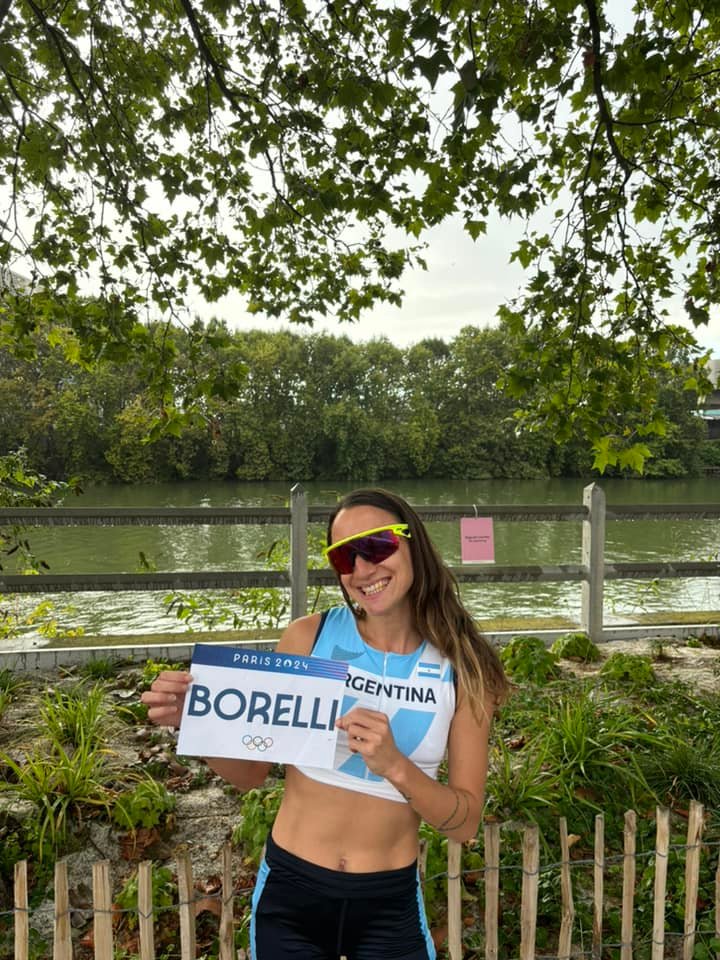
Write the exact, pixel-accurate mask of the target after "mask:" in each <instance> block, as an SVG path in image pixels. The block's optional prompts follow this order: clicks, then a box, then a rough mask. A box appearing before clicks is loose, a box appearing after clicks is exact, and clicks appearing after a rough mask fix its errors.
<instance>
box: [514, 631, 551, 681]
mask: <svg viewBox="0 0 720 960" xmlns="http://www.w3.org/2000/svg"><path fill="white" fill-rule="evenodd" d="M500 659H501V660H502V662H503V665H504V667H505V669H506V670H507V672H508V674H509V675H510V676H511V677H512V678H513V680H519V681H532V682H533V683H539V684H542V683H546V682H547V681H548V680H553V679H555V678H556V677H557V676H558V675H559V670H558V667H557V659H558V658H557V657H556V656H555V654H554V653H551V652H550V651H549V650H548V649H546V647H545V644H544V643H543V642H542V640H541V639H540V638H539V637H513V638H512V640H511V641H510V642H509V643H508V644H506V645H505V646H504V647H502V648H501V649H500Z"/></svg>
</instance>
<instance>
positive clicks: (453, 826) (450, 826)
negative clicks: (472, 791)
mask: <svg viewBox="0 0 720 960" xmlns="http://www.w3.org/2000/svg"><path fill="white" fill-rule="evenodd" d="M450 789H451V790H452V792H453V793H454V794H455V807H454V809H453V812H452V813H451V814H450V816H449V817H446V819H445V820H443V822H442V823H441V824H440V825H439V826H438V827H436V829H437V830H443V831H445V832H446V833H448V832H449V831H450V830H458V829H459V828H460V827H462V826H463V824H464V823H465V822H466V820H467V818H468V816H469V814H470V801H469V799H468V795H467V794H466V793H465V791H463V792H462V793H461V792H460V791H459V790H456V789H455V788H454V787H450ZM460 797H462V798H463V800H464V801H465V813H464V814H463V815H462V820H459V821H458V822H457V823H453V822H452V821H453V820H454V819H455V816H456V814H457V812H458V807H459V806H460Z"/></svg>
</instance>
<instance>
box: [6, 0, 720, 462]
mask: <svg viewBox="0 0 720 960" xmlns="http://www.w3.org/2000/svg"><path fill="white" fill-rule="evenodd" d="M618 12H619V13H620V14H622V15H623V19H624V20H625V21H626V22H622V23H621V22H620V20H619V19H618ZM719 40H720V2H718V0H703V2H700V0H687V2H684V3H682V4H669V3H666V2H664V0H663V2H659V0H658V2H655V0H637V2H636V3H635V5H634V7H633V10H632V13H630V11H628V10H627V9H626V8H625V7H624V6H623V5H622V4H617V3H611V2H609V0H582V2H580V0H552V2H550V0H536V2H534V3H527V2H526V0H506V2H503V3H501V4H498V3H495V2H493V0H449V2H448V0H429V2H428V0H409V2H407V3H405V4H403V5H401V6H397V7H396V6H393V5H389V4H385V3H382V2H381V0H362V2H360V0H328V2H318V3H315V2H313V3H307V4H306V3H305V2H304V0H289V2H288V0H240V2H237V3H232V4H231V3H228V2H227V0H204V2H203V3H202V4H199V3H196V2H193V0H123V2H122V3H120V2H119V0H106V2H103V3H99V2H97V0H76V2H73V3H64V4H61V3H57V2H55V0H0V112H2V114H3V116H4V122H3V125H2V133H0V184H2V187H3V190H4V195H5V196H6V197H7V200H6V201H5V204H4V207H3V210H2V217H1V219H2V236H1V238H0V262H1V263H4V264H6V265H8V266H9V267H10V268H12V269H13V270H16V271H18V272H19V273H21V274H23V275H25V276H26V277H27V279H28V286H27V289H26V290H25V291H24V292H23V296H21V297H20V298H19V302H18V304H17V305H16V308H15V310H13V311H12V312H10V313H5V314H4V315H3V314H1V313H0V341H1V340H2V338H3V337H5V338H6V340H12V341H15V342H16V341H17V339H18V338H22V337H23V336H24V335H25V334H26V333H27V332H28V331H29V330H32V329H33V328H34V327H35V326H36V325H37V324H38V323H39V322H40V321H41V320H42V319H43V318H44V317H46V316H48V315H55V316H57V314H58V313H61V314H65V315H66V316H65V320H66V322H68V323H69V324H70V325H71V326H72V328H73V329H74V330H75V331H76V333H77V335H78V338H79V342H80V344H81V345H82V348H83V350H85V351H87V352H90V353H92V352H95V353H99V352H101V351H102V350H105V351H107V350H111V351H114V352H115V354H116V355H120V356H122V355H123V354H124V353H128V352H129V351H132V350H135V349H137V348H138V347H141V348H142V349H143V350H148V349H150V348H154V349H155V351H156V352H155V359H156V362H155V364H154V366H153V367H152V369H153V370H154V371H155V373H156V374H157V375H158V378H159V380H160V382H161V385H162V386H163V391H164V394H163V395H164V397H165V403H166V405H167V406H172V404H173V403H174V402H176V401H177V398H176V397H175V396H174V394H173V391H172V389H171V385H169V384H168V383H166V382H165V381H163V376H164V371H165V370H167V369H168V367H169V366H170V365H169V364H168V363H167V357H166V355H165V354H164V353H163V349H162V344H160V343H159V342H158V340H157V339H156V338H153V339H151V340H145V339H144V334H143V332H142V328H138V324H137V321H138V320H139V319H141V318H142V316H143V311H144V310H145V309H148V310H149V311H150V312H151V313H153V314H154V315H158V314H160V313H162V314H164V315H165V316H167V317H173V316H180V315H181V314H182V310H183V308H184V306H185V304H186V303H187V300H188V297H189V295H190V294H191V292H193V290H199V291H200V292H201V293H202V294H203V295H204V296H205V297H206V298H207V299H208V300H209V301H213V300H215V299H217V298H219V297H221V296H223V295H224V294H226V293H227V292H228V291H230V290H235V291H238V292H240V293H241V294H243V295H244V296H245V297H246V298H247V301H248V304H249V309H250V310H252V311H257V312H262V313H265V314H268V315H271V316H283V317H286V318H288V319H289V320H291V321H306V322H312V321H313V319H315V318H316V317H318V316H320V315H324V314H331V315H334V316H336V317H337V318H338V319H339V320H356V319H358V318H359V317H360V316H361V314H362V311H363V310H364V309H366V308H368V307H370V306H371V305H372V304H373V303H377V302H378V301H390V302H393V303H398V302H399V301H400V297H401V291H400V287H399V281H400V278H401V275H402V273H403V271H404V270H405V269H406V268H407V267H408V266H409V265H411V264H413V263H419V262H421V261H420V259H419V251H418V250H417V249H416V248H415V247H414V246H413V243H414V240H416V239H417V238H419V237H421V235H422V233H423V230H424V229H425V228H426V227H428V226H429V225H432V224H436V223H439V222H440V221H442V220H444V219H445V218H447V217H448V216H451V215H459V216H460V217H461V218H462V219H463V221H464V223H465V226H466V228H467V230H468V231H469V233H470V234H471V235H472V236H473V237H476V236H478V235H479V234H480V233H481V232H483V231H484V230H485V229H486V226H487V222H488V217H489V215H490V213H491V212H492V211H495V212H498V213H500V214H501V215H503V216H519V217H522V218H526V219H527V220H528V231H527V233H526V235H525V236H524V237H523V239H522V240H521V242H520V244H519V245H518V247H517V249H516V251H515V254H514V256H515V257H516V259H518V260H519V261H520V262H521V263H522V264H523V266H524V267H525V268H526V270H527V283H526V285H525V288H524V290H522V291H521V292H520V294H519V295H518V298H517V299H516V301H515V302H513V303H511V304H508V305H505V306H504V307H503V309H502V316H503V317H504V318H505V320H506V322H507V324H508V325H509V327H510V328H511V329H512V330H513V331H514V333H515V335H516V337H517V339H518V343H519V344H520V345H522V346H524V349H525V354H526V357H525V359H524V360H523V359H521V360H520V361H519V362H518V363H517V364H516V365H515V367H514V368H513V369H511V370H510V371H508V373H507V376H506V383H507V386H508V387H509V389H510V390H511V391H513V392H514V393H515V394H516V395H517V396H518V399H519V400H522V398H523V395H524V392H525V391H526V390H527V389H528V388H529V387H533V388H534V390H533V397H534V402H533V406H532V409H531V410H530V411H529V416H528V419H529V422H531V423H535V424H536V425H537V424H539V425H542V426H544V427H545V428H549V429H550V431H551V432H552V434H553V435H555V434H563V433H565V434H568V432H572V431H574V430H576V429H577V428H578V426H579V427H580V428H581V429H582V430H583V431H584V432H585V434H586V436H588V437H589V438H590V440H591V442H592V443H593V444H594V445H595V449H596V454H597V461H596V462H597V464H598V466H600V467H602V466H604V465H605V464H607V463H620V464H622V465H628V466H635V467H637V466H640V465H641V464H642V462H643V458H644V455H645V449H644V442H643V438H644V437H645V436H647V435H649V434H650V433H652V432H654V431H661V430H662V429H663V424H662V418H661V416H660V415H659V414H658V409H657V404H656V398H657V392H658V382H659V378H661V376H662V372H663V371H664V369H665V367H666V363H667V362H668V357H669V356H670V354H671V352H672V351H673V350H674V349H676V348H677V347H682V346H687V347H689V348H690V349H691V350H692V345H693V341H692V337H691V336H690V334H688V333H687V332H685V331H684V330H683V329H682V328H681V327H679V326H677V324H670V323H668V319H669V313H668V309H669V308H668V303H669V301H670V300H671V298H672V297H673V296H678V297H679V298H680V301H681V302H682V303H684V309H685V311H686V313H687V316H688V317H689V318H690V320H691V321H693V322H694V323H696V324H702V323H705V322H707V319H708V316H709V311H710V309H711V308H712V307H713V305H714V304H715V303H716V302H717V297H718V285H719V284H720V269H719V264H720V258H719V256H718V236H719V231H718V217H719V216H720V214H719V213H718V207H717V188H718V184H720V169H719V167H720V151H719V150H718V128H719V127H720V112H719V111H718V86H719V83H720V48H719ZM541 211H546V214H547V216H549V217H550V219H551V225H550V226H549V227H547V228H546V227H541V226H539V225H538V224H539V223H540V222H541V221H538V220H537V219H534V218H536V215H537V214H539V213H540V212H541ZM398 231H399V234H400V235H401V236H402V234H405V236H406V237H407V238H409V239H408V240H407V241H406V242H405V243H403V242H402V241H400V242H398V241H393V240H392V239H391V238H392V237H396V236H398ZM91 290H92V291H93V293H95V294H97V296H95V297H94V298H93V299H80V300H78V297H79V296H80V295H81V294H84V293H85V294H86V293H88V292H89V291H91ZM26 293H29V294H30V296H26V295H25V294H26ZM20 301H21V302H20ZM238 372H239V371H238ZM701 373H702V370H701V367H698V369H697V370H696V371H692V370H691V371H689V375H688V381H689V382H690V383H691V385H692V383H693V381H694V380H695V379H697V376H699V375H701ZM200 382H201V387H200V392H203V391H204V392H212V391H213V389H214V388H215V380H214V379H212V378H211V379H203V378H202V377H200ZM226 385H227V381H226ZM196 392H197V391H196ZM188 400H189V402H190V403H192V402H194V400H195V397H194V396H193V394H192V392H191V394H190V395H189V397H188Z"/></svg>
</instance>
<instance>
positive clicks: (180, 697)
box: [140, 670, 192, 727]
mask: <svg viewBox="0 0 720 960" xmlns="http://www.w3.org/2000/svg"><path fill="white" fill-rule="evenodd" d="M191 683H192V676H191V674H189V673H185V672H183V671H180V670H163V671H162V673H159V674H158V675H157V677H156V678H155V679H154V680H153V682H152V684H151V685H150V689H149V690H147V691H145V693H143V694H142V696H141V697H140V700H141V702H142V703H145V704H147V706H148V719H150V720H151V721H152V722H153V723H157V724H159V725H160V726H164V727H179V726H180V718H181V717H182V713H183V706H184V704H185V695H186V694H187V692H188V688H189V686H190V684H191Z"/></svg>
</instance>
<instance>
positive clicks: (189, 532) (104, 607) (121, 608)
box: [12, 479, 720, 648]
mask: <svg viewBox="0 0 720 960" xmlns="http://www.w3.org/2000/svg"><path fill="white" fill-rule="evenodd" d="M388 485H389V486H390V484H388ZM601 485H602V487H603V489H604V490H605V493H606V496H607V500H608V503H609V504H610V505H620V504H634V503H689V502H690V503H691V502H695V503H709V502H713V503H716V502H718V499H719V493H720V491H719V489H718V486H719V485H718V481H717V480H716V479H714V480H712V479H708V480H692V481H676V480H672V481H618V480H614V481H605V482H603V483H602V484H601ZM353 486H357V484H346V485H342V486H340V485H333V484H330V483H313V484H307V485H306V486H305V489H306V491H307V495H308V501H309V502H310V503H311V504H331V503H332V502H334V501H335V499H336V498H337V497H338V496H340V495H342V494H343V493H344V492H346V491H347V490H349V489H352V487H353ZM391 486H392V488H393V489H394V490H396V491H397V492H398V493H400V494H402V495H403V496H405V497H407V499H408V500H409V501H410V502H411V503H413V504H415V505H431V504H440V503H450V504H458V503H461V504H468V505H473V512H474V509H475V508H476V509H477V512H478V514H479V515H480V516H481V515H482V505H483V504H489V503H493V504H494V503H525V504H548V503H555V504H579V503H580V502H581V501H582V490H583V483H582V481H580V480H565V479H563V480H539V481H529V480H516V481H512V480H509V481H497V480H494V481H493V480H482V481H439V480H437V481H413V482H408V481H405V482H399V483H393V484H392V485H391ZM289 495H290V485H286V484H283V483H264V484H252V483H250V484H248V483H243V484H240V483H238V484H228V483H204V484H198V483H180V484H172V485H170V484H166V485H162V484H161V485H154V486H142V487H95V488H90V489H89V490H87V491H86V492H85V493H84V494H83V495H82V496H81V497H80V498H78V499H76V500H75V499H73V500H72V501H69V502H68V503H67V505H68V506H88V507H97V506H107V507H157V506H159V507H197V506H211V507H219V506H267V505H277V504H283V505H285V504H287V503H288V502H289ZM429 529H430V533H431V536H432V537H433V539H434V540H435V542H436V543H437V545H438V547H439V548H440V550H441V552H442V554H443V556H444V557H445V559H446V560H447V562H448V563H450V564H451V565H459V564H460V537H459V525H458V524H457V523H431V524H430V525H429ZM315 532H316V533H317V534H318V535H322V534H323V533H324V531H323V530H322V529H321V528H320V527H319V526H318V527H317V528H315ZM29 536H30V540H31V544H32V547H33V549H34V551H35V553H36V555H37V556H39V557H41V558H42V559H44V560H45V561H46V562H48V563H49V564H50V568H51V571H52V572H53V573H110V572H125V573H132V572H135V571H140V570H142V569H143V558H144V561H146V562H147V563H149V564H150V565H151V566H152V567H153V568H154V569H156V570H161V571H169V570H177V571H192V570H195V571H200V570H253V569H260V568H262V566H263V564H262V562H261V561H260V560H259V559H258V554H259V552H261V551H262V550H264V549H266V548H267V547H268V545H269V544H270V543H271V542H272V541H273V540H275V539H277V538H279V537H280V538H282V537H285V536H287V528H285V527H283V526H277V525H273V526H255V525H248V526H225V525H223V526H202V527H201V526H198V527H158V528H151V527H99V526H98V527H56V528H38V529H36V530H32V531H29ZM494 539H495V559H496V562H498V563H501V564H556V563H578V562H579V561H580V542H581V529H580V524H579V523H571V522H564V523H562V522H516V523H510V522H500V521H498V522H496V523H495V529H494ZM719 544H720V521H703V520H687V521H671V520H657V521H650V520H638V521H614V522H608V524H607V537H606V558H607V560H608V561H609V562H614V561H632V560H635V561H643V560H644V561H650V560H657V561H662V560H710V559H716V558H717V557H718V550H719ZM462 591H463V596H464V597H465V599H466V602H467V603H468V604H469V606H470V607H471V609H472V610H473V612H474V613H475V614H476V616H478V617H479V618H480V619H485V618H498V617H513V618H516V617H517V618H522V617H557V616H562V617H565V618H567V619H570V620H573V621H577V620H578V618H579V613H580V584H579V583H539V584H531V583H512V584H464V585H463V587H462ZM163 596H164V594H162V593H145V594H143V593H109V592H108V593H87V594H80V595H69V594H59V595H55V596H54V597H51V598H49V599H52V600H53V601H54V602H55V603H56V604H57V608H58V611H61V610H62V609H63V608H65V607H66V606H67V605H68V604H70V605H72V607H73V608H74V609H73V611H72V612H68V613H59V615H58V619H59V620H60V621H61V623H62V624H63V625H66V626H75V627H77V626H80V627H82V628H83V629H84V631H85V633H86V634H89V635H119V634H133V633H156V632H180V631H184V630H186V626H185V625H184V624H182V623H180V622H178V621H177V620H176V619H175V618H174V617H173V616H168V615H167V614H166V613H165V607H164V605H163V602H162V600H163ZM37 602H38V598H37V597H31V596H24V597H17V598H14V600H13V606H14V608H15V610H16V612H18V613H22V612H23V611H26V610H29V609H31V608H32V607H34V606H35V604H36V603H37ZM718 606H720V581H718V580H717V579H710V578H708V579H707V580H665V581H663V582H662V583H660V584H650V583H647V582H642V581H628V582H620V581H609V582H608V583H607V584H606V602H605V612H606V620H607V622H608V623H609V624H612V623H614V622H615V623H617V622H623V621H627V620H628V619H630V618H632V617H633V616H634V615H637V614H639V613H642V612H652V611H666V610H703V609H708V610H710V609H717V608H718ZM38 642H40V643H42V642H43V641H38V638H37V635H36V634H34V633H33V632H28V634H27V635H26V636H25V637H24V638H23V640H22V641H21V642H20V643H19V644H18V643H16V642H14V641H13V644H12V646H13V647H14V648H17V647H18V646H22V647H27V646H29V645H31V644H33V645H34V644H37V643H38Z"/></svg>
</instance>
